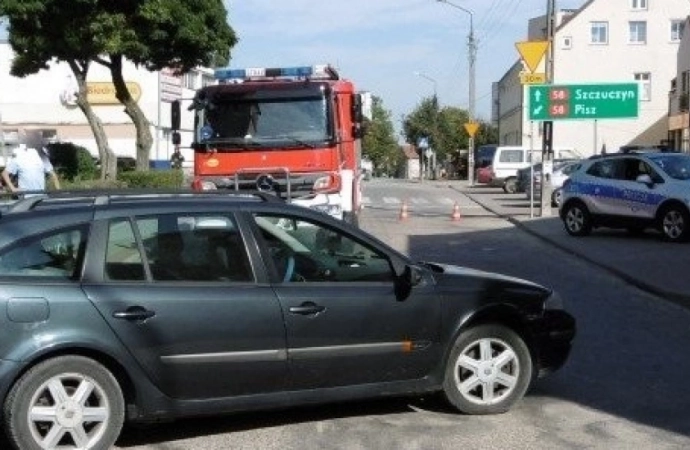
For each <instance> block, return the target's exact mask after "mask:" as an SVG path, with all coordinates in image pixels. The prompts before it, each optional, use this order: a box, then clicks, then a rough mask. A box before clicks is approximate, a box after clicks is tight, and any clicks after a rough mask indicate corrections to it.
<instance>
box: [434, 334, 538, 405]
mask: <svg viewBox="0 0 690 450" xmlns="http://www.w3.org/2000/svg"><path fill="white" fill-rule="evenodd" d="M532 372H533V371H532V359H531V356H530V352H529V349H528V348H527V346H526V345H525V343H524V341H523V340H522V339H521V338H520V336H518V335H517V333H515V332H514V331H512V330H511V329H509V328H506V327H504V326H501V325H480V326H477V327H474V328H470V329H468V330H467V331H465V332H463V333H462V334H460V336H459V337H458V338H457V340H456V341H455V343H454V345H453V348H452V349H451V351H450V356H449V357H448V362H447V364H446V369H445V376H444V381H443V392H444V394H445V397H446V399H447V400H448V401H449V402H450V404H451V405H453V406H454V407H455V408H456V409H457V410H458V411H460V412H462V413H465V414H500V413H504V412H506V411H508V410H509V409H510V408H511V407H512V406H513V404H515V402H517V401H518V400H520V399H521V398H522V397H523V396H524V395H525V392H527V388H528V387H529V385H530V383H531V381H532Z"/></svg>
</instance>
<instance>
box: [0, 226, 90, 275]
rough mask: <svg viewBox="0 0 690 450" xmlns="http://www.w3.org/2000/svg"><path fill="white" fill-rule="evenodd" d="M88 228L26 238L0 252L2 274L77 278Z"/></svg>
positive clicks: (64, 230)
mask: <svg viewBox="0 0 690 450" xmlns="http://www.w3.org/2000/svg"><path fill="white" fill-rule="evenodd" d="M87 230H88V226H87V225H81V226H78V227H70V228H66V229H60V230H53V231H51V232H49V233H45V234H41V235H37V236H31V237H29V238H26V239H22V240H20V241H18V242H16V243H15V244H13V245H11V246H10V247H7V248H5V249H3V250H2V251H0V275H12V276H31V277H47V278H63V279H77V278H78V277H79V273H80V266H81V261H83V259H84V251H85V249H86V236H87Z"/></svg>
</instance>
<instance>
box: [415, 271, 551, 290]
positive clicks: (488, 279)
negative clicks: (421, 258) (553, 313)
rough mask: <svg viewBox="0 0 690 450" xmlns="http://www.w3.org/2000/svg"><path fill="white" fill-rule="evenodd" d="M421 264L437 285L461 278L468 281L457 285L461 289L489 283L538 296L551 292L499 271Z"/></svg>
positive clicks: (454, 281)
mask: <svg viewBox="0 0 690 450" xmlns="http://www.w3.org/2000/svg"><path fill="white" fill-rule="evenodd" d="M422 265H423V266H425V267H427V268H429V269H430V270H431V271H432V272H433V273H434V277H435V278H436V281H437V283H438V284H439V285H445V286H448V285H451V284H452V285H457V284H458V283H457V281H458V280H463V281H466V282H468V283H461V285H460V286H458V287H459V288H461V289H463V290H465V289H467V288H468V285H474V286H477V287H478V288H479V287H480V286H481V287H486V286H489V285H490V286H492V287H493V288H498V289H500V290H502V291H520V292H522V293H523V294H524V293H531V294H533V295H536V296H538V297H544V296H547V295H549V294H550V293H551V289H549V288H547V287H545V286H542V285H540V284H537V283H534V282H532V281H528V280H524V279H522V278H517V277H511V276H508V275H503V274H499V273H494V272H486V271H483V270H477V269H471V268H468V267H461V266H454V265H450V264H440V263H435V262H423V263H422Z"/></svg>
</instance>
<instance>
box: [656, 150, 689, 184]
mask: <svg viewBox="0 0 690 450" xmlns="http://www.w3.org/2000/svg"><path fill="white" fill-rule="evenodd" d="M649 159H651V160H652V161H653V162H654V163H655V164H656V165H657V166H658V167H659V168H661V170H662V171H663V172H664V173H666V175H668V176H669V177H671V178H674V179H676V180H690V156H687V155H678V154H675V155H672V154H663V153H659V154H655V155H653V156H649Z"/></svg>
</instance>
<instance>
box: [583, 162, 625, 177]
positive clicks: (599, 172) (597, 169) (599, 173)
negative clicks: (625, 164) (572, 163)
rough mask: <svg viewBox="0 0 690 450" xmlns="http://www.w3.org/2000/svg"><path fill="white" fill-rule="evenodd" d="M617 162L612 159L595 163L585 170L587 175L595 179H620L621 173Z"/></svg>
mask: <svg viewBox="0 0 690 450" xmlns="http://www.w3.org/2000/svg"><path fill="white" fill-rule="evenodd" d="M619 161H620V160H612V159H607V160H603V161H597V162H596V163H594V164H592V166H591V167H590V168H589V169H588V170H587V174H588V175H591V176H594V177H597V178H609V179H616V178H619V179H620V178H622V173H623V171H622V170H620V169H621V167H620V164H619Z"/></svg>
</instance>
